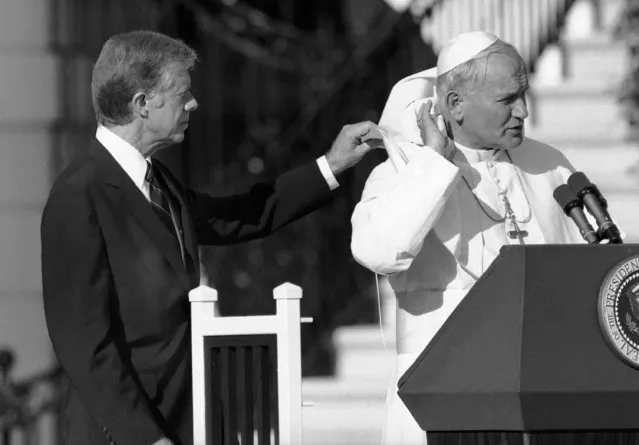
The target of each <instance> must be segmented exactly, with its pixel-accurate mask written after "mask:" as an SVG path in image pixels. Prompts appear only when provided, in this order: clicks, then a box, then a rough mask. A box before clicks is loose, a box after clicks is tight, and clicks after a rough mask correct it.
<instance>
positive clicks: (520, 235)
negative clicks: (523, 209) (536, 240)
mask: <svg viewBox="0 0 639 445" xmlns="http://www.w3.org/2000/svg"><path fill="white" fill-rule="evenodd" d="M503 201H504V208H505V209H506V221H507V222H510V226H511V228H512V230H509V231H508V232H506V233H507V234H508V238H510V239H518V240H519V244H526V243H524V237H526V236H528V232H527V231H525V230H521V229H520V228H519V224H517V217H515V212H513V208H512V207H511V205H510V201H508V198H506V196H505V195H504V196H503Z"/></svg>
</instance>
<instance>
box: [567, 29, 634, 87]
mask: <svg viewBox="0 0 639 445" xmlns="http://www.w3.org/2000/svg"><path fill="white" fill-rule="evenodd" d="M563 46H564V53H563V54H564V57H565V58H566V61H565V63H566V73H565V74H566V81H568V82H571V83H576V84H579V85H581V86H590V85H593V86H596V85H598V84H604V85H610V86H616V85H618V84H619V82H620V81H621V79H622V78H623V76H624V75H625V74H626V71H627V69H628V64H629V49H628V47H627V46H626V44H625V43H624V42H622V41H619V40H614V39H613V38H612V37H610V35H609V34H605V33H602V32H600V33H596V34H594V35H591V36H588V37H584V38H580V39H573V40H569V41H565V42H563Z"/></svg>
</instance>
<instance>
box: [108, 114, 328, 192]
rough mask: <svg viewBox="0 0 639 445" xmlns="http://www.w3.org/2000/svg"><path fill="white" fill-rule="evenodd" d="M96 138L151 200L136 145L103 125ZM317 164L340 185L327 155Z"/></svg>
mask: <svg viewBox="0 0 639 445" xmlns="http://www.w3.org/2000/svg"><path fill="white" fill-rule="evenodd" d="M95 138H96V139H97V140H98V141H99V142H100V143H101V144H102V145H103V146H104V148H106V149H107V151H108V152H109V153H110V154H111V156H113V157H114V158H115V160H116V161H117V163H118V164H120V167H122V169H123V170H124V171H125V172H126V174H127V175H128V176H129V177H130V178H131V180H132V181H133V183H134V184H135V186H136V187H137V188H138V190H140V191H141V192H142V194H143V195H144V197H145V198H146V200H147V201H149V202H151V198H150V192H149V183H148V182H147V181H145V179H144V177H145V176H146V170H147V165H148V164H147V160H146V159H145V158H144V156H142V154H141V153H140V152H139V151H138V150H137V149H136V148H135V147H134V146H132V145H131V144H129V143H128V142H127V141H125V140H124V139H122V138H121V137H119V136H118V135H116V134H115V133H113V132H112V131H110V130H109V129H107V128H106V127H104V126H102V125H99V126H98V129H97V130H96V132H95ZM317 166H318V167H319V169H320V172H321V173H322V176H324V179H325V180H326V183H327V184H328V187H329V188H330V189H331V190H335V189H336V188H337V187H339V182H337V179H335V175H333V172H332V171H331V168H330V167H329V165H328V161H327V160H326V156H321V157H319V158H317Z"/></svg>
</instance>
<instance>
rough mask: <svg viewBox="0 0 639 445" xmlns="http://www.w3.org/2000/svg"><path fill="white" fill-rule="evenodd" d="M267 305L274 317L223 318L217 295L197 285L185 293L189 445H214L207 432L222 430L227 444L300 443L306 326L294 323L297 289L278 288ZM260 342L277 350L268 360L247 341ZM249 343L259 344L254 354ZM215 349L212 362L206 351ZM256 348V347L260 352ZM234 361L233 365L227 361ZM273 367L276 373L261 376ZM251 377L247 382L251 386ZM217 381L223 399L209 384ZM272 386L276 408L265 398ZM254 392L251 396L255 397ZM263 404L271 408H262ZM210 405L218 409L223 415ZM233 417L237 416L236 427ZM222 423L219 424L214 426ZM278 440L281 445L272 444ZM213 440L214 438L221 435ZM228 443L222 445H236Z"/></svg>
mask: <svg viewBox="0 0 639 445" xmlns="http://www.w3.org/2000/svg"><path fill="white" fill-rule="evenodd" d="M273 298H274V299H275V301H276V315H268V316H246V317H221V316H219V315H218V314H219V312H218V311H217V307H216V306H217V291H216V290H215V289H212V288H210V287H207V286H200V287H198V288H196V289H193V290H192V291H191V292H190V293H189V300H190V302H191V324H192V326H191V335H192V353H193V433H194V436H193V439H194V445H211V444H212V443H217V442H216V441H215V440H214V439H212V438H213V437H214V434H213V430H217V431H218V432H219V431H221V430H224V433H223V434H224V436H225V437H226V440H229V437H230V436H234V440H237V442H238V443H239V444H240V445H244V444H246V443H253V444H255V445H258V444H259V445H266V444H275V443H279V444H280V445H301V444H302V372H301V366H302V365H301V363H302V362H301V340H300V323H301V322H309V321H312V320H311V319H310V318H309V319H301V318H300V300H301V298H302V289H301V288H300V287H298V286H295V285H293V284H291V283H285V284H282V285H281V286H278V287H276V288H275V289H274V290H273ZM247 336H253V337H247ZM260 336H261V337H260ZM264 336H270V337H271V338H272V337H273V336H275V338H276V341H275V342H273V346H275V347H274V348H272V347H271V348H270V349H269V351H268V352H267V353H265V352H264V348H265V347H267V346H264V345H265V344H266V343H262V344H261V346H260V341H258V342H257V343H254V342H252V341H250V340H247V339H248V338H265V337H264ZM212 341H213V342H214V343H212ZM243 341H244V343H243ZM267 343H268V342H267ZM255 344H258V349H255V347H254V346H255ZM220 345H221V346H220ZM238 345H239V346H238ZM215 347H219V348H221V353H220V354H219V355H218V356H217V357H218V358H219V359H220V361H219V362H215V360H213V361H212V359H211V354H217V352H212V350H213V349H214V348H215ZM229 347H230V348H231V349H232V350H231V349H229ZM252 347H253V349H252V350H251V348H252ZM233 348H235V349H233ZM238 348H239V349H238ZM259 348H262V350H261V352H260V350H259ZM274 349H275V351H274ZM229 351H231V352H229ZM234 354H235V358H234V357H231V356H232V355H234ZM265 354H266V355H265ZM275 357H276V358H275ZM273 358H275V360H273ZM234 360H237V361H235V362H234ZM251 360H253V361H251ZM225 362H228V363H225ZM275 362H276V366H275V368H276V369H272V370H270V371H268V370H266V369H265V368H266V367H267V366H268V365H269V364H270V365H273V364H274V363H275ZM215 363H218V365H216V364H215ZM237 363H239V365H237ZM227 366H228V367H227ZM220 367H221V368H223V369H220ZM255 368H257V370H255ZM216 371H220V373H221V376H219V375H215V372H216ZM248 374H250V375H248ZM274 374H276V377H275V375H274ZM251 377H253V382H251V381H250V380H251ZM219 378H222V379H224V380H225V382H224V387H222V388H221V391H222V394H219V393H218V394H216V392H215V390H214V389H213V390H212V388H214V386H215V385H217V384H218V383H219V382H218V381H214V380H215V379H219ZM207 379H208V380H207ZM271 379H274V380H275V382H274V383H275V385H276V386H277V400H276V402H273V397H269V393H271V392H272V389H271V388H272V386H271V385H270V383H269V380H271ZM242 380H243V381H242ZM229 382H230V383H231V384H229ZM256 387H257V392H255V391H254V390H255V388H256ZM238 394H239V396H238ZM218 396H219V399H218ZM211 398H216V400H211ZM229 398H230V400H229ZM242 399H244V400H242ZM269 401H270V402H271V406H270V407H268V406H267V405H266V404H267V403H268V402H269ZM216 404H222V405H223V406H222V407H221V412H220V407H219V406H217V405H216ZM273 405H275V406H273ZM216 413H217V414H218V415H216ZM238 413H239V414H238ZM236 415H238V416H239V419H240V420H239V422H238V418H236ZM220 416H221V417H220ZM259 417H261V418H259ZM220 419H221V420H220ZM220 421H221V423H223V425H216V422H220ZM249 435H250V436H251V437H250V438H249V437H248V436H249ZM276 435H277V437H278V438H279V441H276V440H275V436H276ZM216 437H218V438H219V437H220V436H219V433H218V435H217V436H216ZM218 440H219V439H218ZM234 440H232V441H230V442H228V443H236V442H235V441H234ZM220 443H222V442H220ZM224 443H227V442H226V441H225V442H224Z"/></svg>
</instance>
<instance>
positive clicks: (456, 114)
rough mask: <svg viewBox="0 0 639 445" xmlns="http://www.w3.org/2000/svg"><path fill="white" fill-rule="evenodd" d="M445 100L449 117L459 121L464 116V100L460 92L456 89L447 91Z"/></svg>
mask: <svg viewBox="0 0 639 445" xmlns="http://www.w3.org/2000/svg"><path fill="white" fill-rule="evenodd" d="M445 102H446V108H448V112H449V113H450V115H451V117H452V118H453V119H455V120H456V121H457V122H459V121H461V120H462V119H463V117H464V107H463V104H464V101H463V99H462V96H461V94H459V93H458V92H457V91H449V92H448V94H446V100H445Z"/></svg>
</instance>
